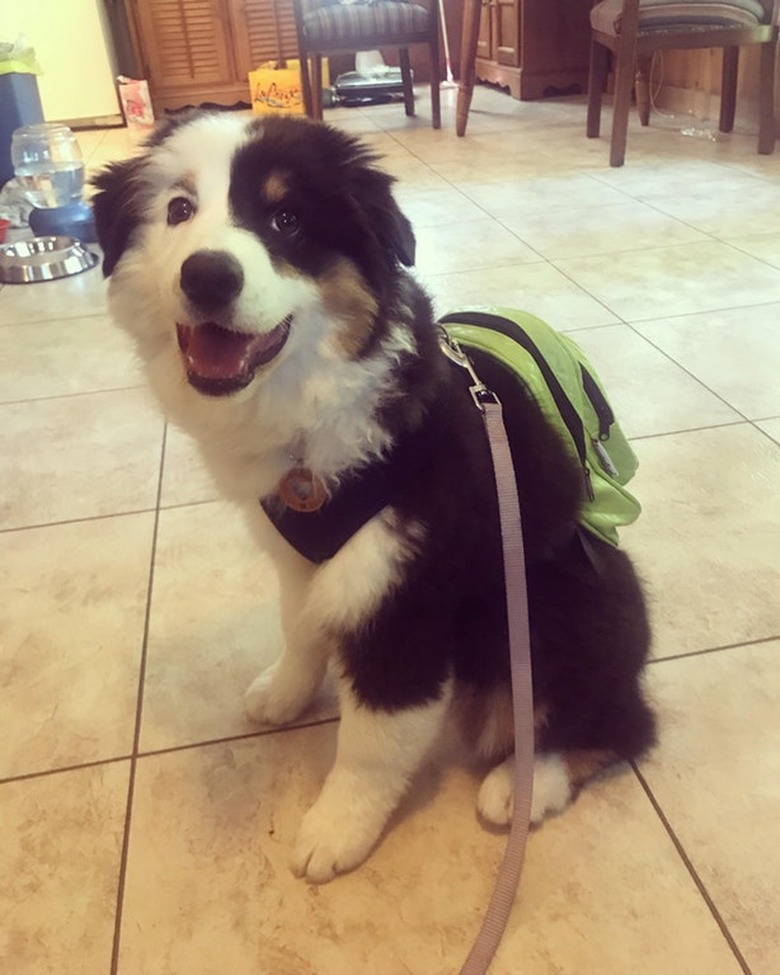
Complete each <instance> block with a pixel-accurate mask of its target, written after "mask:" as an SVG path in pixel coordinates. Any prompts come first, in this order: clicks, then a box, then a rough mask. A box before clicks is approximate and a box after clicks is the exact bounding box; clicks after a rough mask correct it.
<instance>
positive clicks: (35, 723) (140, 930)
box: [0, 89, 780, 975]
mask: <svg viewBox="0 0 780 975" xmlns="http://www.w3.org/2000/svg"><path fill="white" fill-rule="evenodd" d="M453 100H454V99H453V94H452V93H451V92H448V93H446V97H445V125H444V128H443V129H442V130H441V131H440V132H433V131H432V130H431V129H430V128H429V127H428V124H427V120H426V118H425V112H426V109H427V106H426V101H425V98H424V97H422V98H421V99H420V102H419V106H420V111H421V117H420V118H419V119H418V120H416V121H414V122H408V121H407V120H406V119H405V118H404V115H403V112H402V110H401V108H400V107H398V106H383V107H380V108H374V109H365V110H361V111H358V110H346V109H342V110H338V111H334V112H333V113H332V119H333V121H334V122H337V123H338V124H343V125H344V126H345V127H347V128H349V129H350V130H351V131H354V132H359V133H362V134H363V135H364V136H365V137H366V138H367V139H368V141H369V142H370V143H372V144H373V145H374V146H375V147H376V149H377V150H378V151H379V152H381V153H383V154H384V156H385V159H386V164H387V165H388V166H389V168H390V169H391V170H392V172H394V173H395V174H396V175H397V176H398V178H399V187H398V192H399V196H400V198H401V201H402V203H403V205H404V207H405V209H406V211H407V212H408V214H409V216H410V217H411V218H412V219H413V221H414V223H415V226H416V230H417V235H418V239H419V274H420V275H421V277H422V278H423V279H424V280H425V281H426V282H427V284H428V285H429V287H430V289H431V291H432V292H433V294H434V295H435V298H436V300H437V303H438V306H439V308H440V309H441V310H442V311H444V310H446V309H447V308H449V307H454V306H458V305H463V304H464V303H486V302H499V303H503V304H510V305H512V304H513V305H518V306H520V307H523V308H526V309H528V310H530V311H532V312H535V313H537V314H539V315H541V316H542V317H544V318H546V319H547V320H549V321H551V322H552V323H554V324H556V325H557V326H558V327H559V328H561V329H565V330H575V331H576V337H577V339H578V340H579V341H580V342H581V344H582V345H583V346H584V348H585V349H586V350H587V352H588V353H589V354H590V355H591V356H592V358H593V360H594V362H595V363H596V364H597V365H598V367H599V368H600V370H601V372H602V374H603V377H604V379H605V380H606V381H607V383H608V385H609V387H610V389H611V392H612V395H613V398H614V401H615V403H616V404H617V406H618V407H619V412H620V414H621V417H622V419H623V421H624V424H625V427H626V430H627V431H628V433H629V434H630V435H631V436H632V437H633V438H634V439H635V446H636V449H637V451H638V453H639V455H640V458H641V464H642V466H641V471H640V473H639V475H638V478H637V480H636V482H635V483H636V489H637V492H638V493H639V495H640V496H641V498H642V500H643V502H644V505H645V513H644V515H643V517H642V519H640V521H639V522H638V523H637V525H636V526H634V527H632V528H631V529H628V530H626V531H625V532H624V543H625V545H626V546H627V548H628V549H629V550H630V551H631V553H632V554H633V555H634V556H635V557H636V559H637V561H638V563H639V565H640V566H641V569H642V572H643V574H644V576H645V578H646V580H647V584H648V588H649V591H650V593H651V599H652V612H653V618H654V624H655V649H654V654H655V659H654V662H653V663H652V664H651V666H650V668H649V674H648V684H649V687H650V691H651V693H652V696H653V698H654V699H655V701H656V702H657V706H658V710H659V713H660V718H661V743H660V745H659V747H658V748H657V749H656V750H655V751H654V753H653V754H652V755H651V756H650V757H649V758H648V759H647V760H646V761H644V762H642V763H641V765H640V767H639V768H638V769H630V768H626V769H623V770H622V771H621V772H620V773H619V774H616V775H612V776H609V777H608V778H605V779H604V780H603V781H601V782H599V783H598V784H597V785H595V786H594V787H593V788H592V789H590V790H589V791H587V792H586V793H585V794H583V795H582V797H581V798H580V799H579V801H578V802H577V803H576V804H575V805H574V807H573V808H571V809H570V810H569V811H568V812H567V813H566V814H565V815H564V816H562V817H559V818H557V819H555V820H553V821H550V822H548V823H547V824H546V825H545V826H544V827H543V828H542V829H541V830H540V831H538V832H536V833H535V834H534V835H533V836H532V838H531V840H530V844H529V850H528V859H527V867H526V871H525V875H524V878H523V882H522V889H521V892H520V895H519V897H518V899H517V902H516V906H515V910H514V913H513V916H512V918H511V922H510V925H509V929H508V932H507V934H506V937H505V939H504V942H503V944H502V946H501V949H500V951H499V954H498V956H497V958H496V960H495V962H494V965H493V968H492V971H493V972H494V973H495V975H509V973H512V975H515V973H522V975H552V973H565V975H628V973H631V975H669V973H673V975H736V973H739V972H740V971H742V972H743V973H752V975H774V973H776V972H778V971H780V906H778V905H780V880H778V877H779V876H780V869H779V868H780V178H779V177H780V151H779V152H778V153H777V154H776V155H775V156H773V157H759V156H757V155H756V154H755V152H754V142H755V139H754V136H753V135H749V134H746V133H744V132H743V133H737V134H734V135H732V136H730V137H723V138H718V139H716V140H712V139H710V138H708V137H707V127H708V123H698V130H699V131H698V136H697V137H689V136H685V135H683V134H681V132H680V129H681V128H684V127H686V126H687V125H689V124H690V123H689V120H685V119H681V118H677V119H675V118H673V117H668V116H654V118H653V125H652V126H651V127H650V128H649V129H647V130H644V131H640V130H639V127H638V126H637V125H635V124H634V123H632V125H633V128H632V131H631V134H630V138H629V152H628V160H627V163H626V166H625V167H624V168H623V169H618V170H612V169H610V168H609V167H608V166H607V165H606V162H607V145H606V142H605V140H604V139H602V140H600V141H595V142H594V141H588V140H586V139H585V137H584V134H583V133H584V116H585V109H584V104H583V102H582V99H570V100H558V101H547V102H533V103H530V102H529V103H519V102H513V101H512V100H511V99H510V98H509V97H508V96H506V95H504V94H501V93H498V92H493V91H488V90H484V89H483V90H479V91H478V92H477V95H476V99H475V110H474V111H473V113H472V117H471V120H470V125H469V134H468V136H467V137H466V138H465V139H463V140H458V139H456V137H455V133H454V129H453ZM607 128H608V126H607ZM80 138H81V142H82V146H83V147H84V151H85V154H86V155H87V157H88V162H89V165H90V166H91V167H95V166H97V165H99V164H101V163H102V162H105V161H106V160H108V159H111V158H116V157H121V156H124V155H126V154H128V152H129V151H130V149H131V146H130V144H129V143H128V142H127V139H126V136H125V133H123V132H118V131H107V132H89V133H82V134H81V136H80ZM0 454H1V456H2V484H3V490H2V493H1V495H0V529H2V531H0V580H1V581H0V587H1V589H0V605H2V607H3V609H2V612H1V613H0V639H1V640H2V654H1V655H0V686H2V707H1V708H0V836H1V837H2V839H1V840H0V876H2V878H3V881H2V883H0V917H2V919H3V920H2V922H1V923H0V970H2V971H3V972H7V973H9V975H42V973H46V972H52V973H53V972H56V973H58V975H71V973H72V975H109V973H112V975H113V973H120V975H147V973H148V975H184V973H188V975H211V973H220V975H222V973H230V975H250V973H251V975H344V973H348V975H352V973H360V975H364V973H367V975H397V973H402V972H406V973H410V975H445V973H447V975H449V973H454V972H456V971H457V970H458V968H459V965H460V963H461V962H462V960H463V958H464V957H465V955H466V953H467V950H468V947H469V945H470V943H471V941H472V938H473V937H474V934H475V932H476V930H477V926H478V923H479V919H480V916H481V913H482V911H483V909H484V906H485V903H486V901H487V898H488V894H489V891H490V889H491V885H492V882H493V877H494V872H495V868H496V864H497V862H498V859H499V857H500V855H501V852H502V849H503V846H504V837H503V836H501V835H497V834H494V833H491V832H487V831H485V830H484V829H482V828H481V827H480V826H479V825H478V823H477V822H476V820H475V816H474V800H475V796H476V791H477V784H478V783H477V779H476V777H475V774H474V772H473V770H471V769H470V768H468V767H467V766H465V765H463V764H461V763H459V762H458V761H450V762H442V763H440V765H439V766H436V765H432V766H431V768H430V769H429V770H428V771H427V773H426V774H425V775H423V776H421V779H420V781H419V782H418V783H417V785H416V787H415V789H414V791H413V793H412V795H411V796H410V797H409V800H408V801H407V802H406V803H405V805H404V807H403V809H402V810H401V812H400V813H399V815H398V816H397V817H396V819H397V821H396V823H395V827H394V829H393V830H392V831H391V832H390V833H389V834H388V835H387V837H386V839H385V840H384V842H382V844H381V846H380V847H379V849H378V850H377V851H376V853H375V854H374V856H373V857H372V858H371V859H370V861H369V862H368V863H367V864H366V865H365V866H364V867H362V868H361V869H359V870H358V871H357V872H355V873H353V874H351V875H349V876H346V877H343V878H341V879H339V880H337V881H336V882H334V883H332V884H330V885H328V886H325V887H321V888H317V887H309V886H307V885H305V884H303V883H301V882H299V881H297V880H295V879H293V877H292V876H291V875H290V873H289V872H288V869H287V858H288V853H289V851H290V846H291V842H292V837H293V835H294V831H295V828H296V825H297V823H298V820H299V817H300V815H301V813H302V811H303V809H304V807H305V806H306V804H307V803H308V802H310V801H311V800H312V798H313V797H314V795H315V793H316V791H317V787H318V783H319V782H320V780H321V779H322V777H323V775H324V774H325V771H326V769H327V767H328V763H329V761H330V760H331V758H332V754H333V746H334V735H335V724H334V710H333V703H332V700H331V699H330V698H328V696H327V694H324V695H323V697H322V699H321V700H320V701H319V702H318V703H317V705H316V707H314V708H313V709H312V711H311V712H310V713H309V714H308V715H307V716H306V719H305V720H304V721H302V722H301V724H300V725H299V726H298V727H296V728H293V729H290V730H285V731H277V732H272V733H269V732H267V731H264V730H263V729H258V728H256V727H253V726H252V725H251V724H250V723H249V722H248V721H247V719H246V718H245V717H244V716H243V714H242V710H241V695H242V691H243V689H244V687H245V686H246V685H247V684H248V682H249V681H250V679H251V678H252V677H253V676H254V675H255V673H256V671H257V670H258V668H259V667H260V666H261V665H262V664H263V663H264V662H268V661H269V660H270V659H272V657H273V655H274V654H275V653H276V652H277V649H278V646H279V639H280V638H279V630H278V621H277V614H276V589H275V583H274V580H273V577H272V574H271V572H270V569H269V566H268V564H267V562H266V560H265V559H264V557H263V556H262V555H260V554H258V553H257V552H256V551H255V550H254V549H253V548H252V546H251V544H250V543H249V541H248V540H247V538H246V535H245V533H244V530H243V528H242V526H241V524H240V522H239V520H238V518H237V517H236V515H235V514H234V512H232V511H231V510H230V509H228V508H227V507H226V506H225V505H224V504H222V503H221V502H220V501H219V500H217V498H216V496H215V493H214V490H213V488H212V486H211V484H210V482H209V480H208V478H207V476H206V475H205V474H204V473H203V471H202V470H201V468H200V466H199V464H198V461H197V459H196V457H195V454H194V452H193V450H192V448H191V447H190V445H189V444H188V442H187V441H186V439H185V438H184V437H183V436H182V435H180V434H179V433H177V431H176V430H174V429H171V428H167V429H166V427H165V424H164V422H163V420H162V419H161V418H160V417H159V416H158V414H157V412H156V411H155V409H154V408H153V407H152V406H151V405H150V403H149V401H148V400H147V396H146V393H145V392H144V390H143V388H141V383H140V379H139V373H138V370H137V367H136V364H135V363H134V361H133V356H132V353H131V351H130V350H129V348H128V345H127V343H126V342H125V340H124V338H123V336H121V335H120V334H118V333H117V332H116V331H114V330H113V329H112V327H111V326H110V325H109V322H108V320H107V318H106V313H105V307H104V296H103V284H102V281H101V277H100V273H99V272H98V271H92V272H89V273H87V274H84V275H82V276H80V277H78V278H74V279H71V280H68V281H65V282H58V283H50V284H41V285H33V286H21V287H20V286H17V287H12V286H6V287H5V288H3V289H2V291H0Z"/></svg>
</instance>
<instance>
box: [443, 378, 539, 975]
mask: <svg viewBox="0 0 780 975" xmlns="http://www.w3.org/2000/svg"><path fill="white" fill-rule="evenodd" d="M493 400H494V401H493V402H484V401H483V402H480V401H479V399H478V398H477V397H475V401H476V402H477V403H478V405H479V406H480V409H481V410H482V416H483V420H484V423H485V429H486V431H487V436H488V441H489V443H490V453H491V456H492V458H493V469H494V474H495V479H496V491H497V494H498V507H499V517H500V521H501V540H502V547H503V553H504V581H505V585H506V606H507V617H508V625H509V656H510V665H511V675H512V702H513V717H514V737H515V764H514V814H513V816H512V827H511V829H510V832H509V838H508V839H507V845H506V850H505V851H504V858H503V860H502V861H501V866H500V867H499V870H498V875H497V877H496V883H495V886H494V888H493V894H492V896H491V898H490V902H489V904H488V907H487V911H486V913H485V917H484V919H483V921H482V927H481V928H480V930H479V934H478V935H477V938H476V941H475V942H474V945H473V946H472V949H471V951H470V952H469V955H468V957H467V959H466V961H465V963H464V965H463V967H462V968H461V970H460V975H485V973H486V972H487V970H488V968H489V967H490V962H491V960H492V958H493V955H494V954H495V952H496V949H497V948H498V945H499V942H500V941H501V937H502V935H503V933H504V929H505V928H506V924H507V921H508V920H509V915H510V913H511V910H512V904H513V902H514V898H515V894H516V892H517V887H518V884H519V881H520V874H521V872H522V869H523V861H524V859H525V847H526V840H527V839H528V829H529V824H530V819H531V799H532V795H533V775H534V722H533V685H532V672H531V638H530V632H529V625H528V593H527V588H526V577H525V555H524V551H523V532H522V525H521V520H520V504H519V501H518V497H517V483H516V480H515V472H514V466H513V464H512V455H511V454H510V451H509V441H508V439H507V435H506V429H505V428H504V421H503V416H502V411H501V405H500V403H498V401H497V400H495V397H493Z"/></svg>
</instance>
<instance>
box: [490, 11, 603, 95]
mask: <svg viewBox="0 0 780 975" xmlns="http://www.w3.org/2000/svg"><path fill="white" fill-rule="evenodd" d="M592 2H593V0H488V3H487V4H486V5H485V6H483V8H482V15H481V21H480V32H479V41H478V45H477V62H476V72H477V77H478V78H480V79H481V80H483V81H490V82H492V83H494V84H497V85H502V86H504V87H508V88H509V90H510V92H511V94H512V96H513V97H514V98H522V99H532V98H544V97H545V96H550V95H562V94H574V93H576V92H578V91H579V92H585V91H587V90H588V58H589V52H590V8H591V6H592Z"/></svg>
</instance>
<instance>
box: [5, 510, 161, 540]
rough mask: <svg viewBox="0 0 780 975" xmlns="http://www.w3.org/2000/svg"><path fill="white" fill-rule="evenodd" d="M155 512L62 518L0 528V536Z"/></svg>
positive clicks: (132, 511) (122, 512)
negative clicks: (60, 519)
mask: <svg viewBox="0 0 780 975" xmlns="http://www.w3.org/2000/svg"><path fill="white" fill-rule="evenodd" d="M155 510H156V509H155V508H133V509H131V510H130V511H112V512H110V513H109V514H106V515H87V516H86V517H84V518H64V519H63V520H62V521H42V522H40V523H38V524H33V525H13V526H11V527H10V528H0V535H7V534H11V533H12V532H26V531H35V530H36V529H39V528H59V527H61V526H62V525H84V524H88V523H89V522H91V521H106V520H107V519H108V518H126V517H128V516H130V515H148V514H151V513H152V512H154V511H155Z"/></svg>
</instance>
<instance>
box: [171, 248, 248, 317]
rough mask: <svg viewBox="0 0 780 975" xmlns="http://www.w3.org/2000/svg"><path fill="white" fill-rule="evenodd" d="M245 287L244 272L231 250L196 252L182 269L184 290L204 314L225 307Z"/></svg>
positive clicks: (182, 288)
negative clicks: (230, 252) (229, 251)
mask: <svg viewBox="0 0 780 975" xmlns="http://www.w3.org/2000/svg"><path fill="white" fill-rule="evenodd" d="M243 286H244V271H243V269H242V267H241V265H240V264H239V263H238V261H237V260H236V259H235V257H233V255H232V254H228V253H227V251H212V250H202V251H195V253H194V254H190V256H189V257H188V258H187V260H186V261H185V262H184V263H183V264H182V266H181V290H182V291H183V292H184V294H185V295H186V296H187V297H188V298H189V299H190V301H191V302H192V303H193V304H195V305H197V306H198V308H202V309H203V310H204V311H218V310H219V309H220V308H224V307H225V306H226V305H228V304H230V302H231V301H233V299H234V298H236V297H238V295H239V294H241V289H242V288H243Z"/></svg>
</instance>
